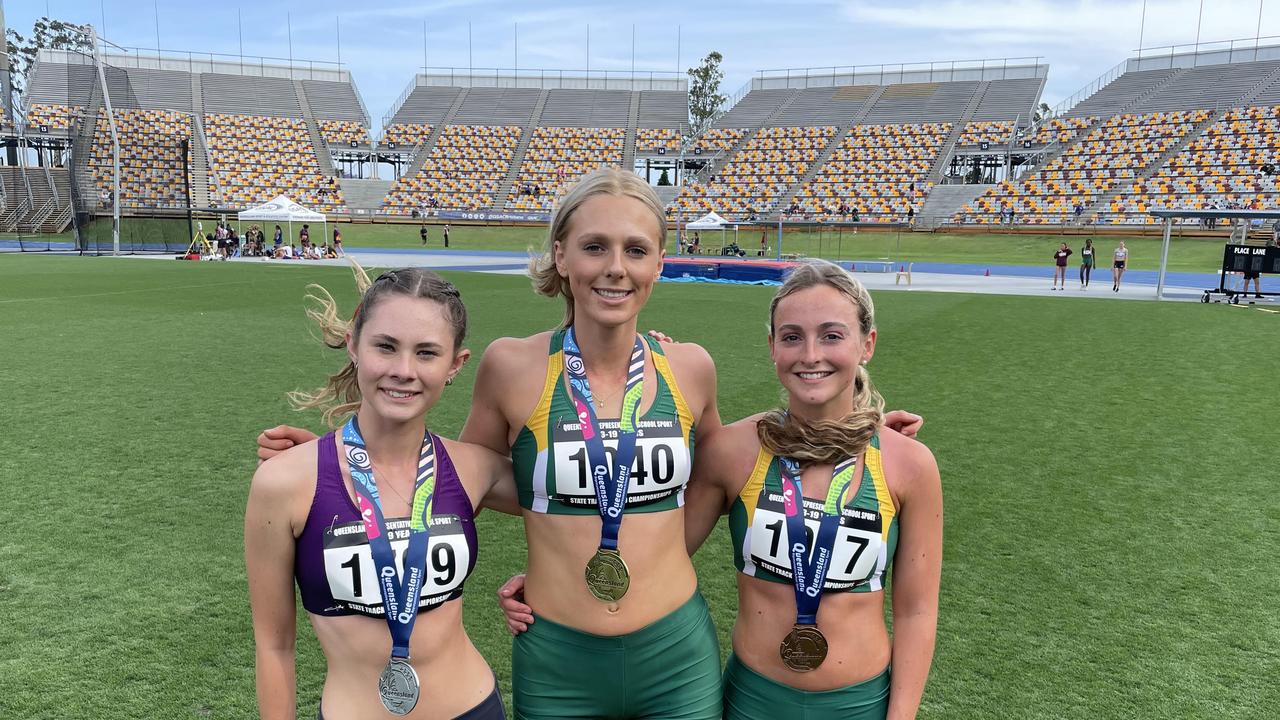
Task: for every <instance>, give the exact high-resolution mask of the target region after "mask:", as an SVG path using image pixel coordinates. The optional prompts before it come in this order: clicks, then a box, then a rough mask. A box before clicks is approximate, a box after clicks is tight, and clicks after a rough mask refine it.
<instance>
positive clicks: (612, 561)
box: [587, 548, 631, 602]
mask: <svg viewBox="0 0 1280 720" xmlns="http://www.w3.org/2000/svg"><path fill="white" fill-rule="evenodd" d="M629 587H631V573H630V572H629V571H628V570H627V564H626V563H625V562H623V560H622V555H620V554H619V553H618V551H617V550H605V549H604V548H600V549H599V550H596V554H595V555H593V556H592V557H591V560H590V561H588V562H587V589H588V590H590V591H591V594H592V595H595V596H596V598H597V599H598V600H600V601H601V602H618V601H619V600H621V599H622V596H623V595H626V594H627V588H629Z"/></svg>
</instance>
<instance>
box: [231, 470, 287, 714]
mask: <svg viewBox="0 0 1280 720" xmlns="http://www.w3.org/2000/svg"><path fill="white" fill-rule="evenodd" d="M293 487H294V483H293V482H292V477H291V474H290V472H289V463H288V460H287V459H285V458H278V459H276V460H275V461H273V462H268V463H265V464H263V465H262V466H261V467H259V468H258V471H257V472H256V473H254V476H253V483H252V485H251V486H250V488H249V504H248V507H247V508H246V510H245V516H244V548H245V551H244V559H245V569H246V570H247V572H248V580H249V602H250V605H251V607H252V609H253V637H254V644H255V678H256V687H257V692H258V710H259V712H260V713H261V717H262V719H263V720H293V718H294V715H295V694H296V684H295V674H294V650H293V647H294V639H295V638H294V636H295V634H296V631H295V628H296V618H295V614H296V611H295V609H294V597H293V559H294V531H293V522H292V520H291V517H290V515H291V509H290V508H291V500H292V496H293Z"/></svg>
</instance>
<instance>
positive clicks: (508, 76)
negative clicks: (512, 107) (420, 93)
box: [406, 67, 689, 94]
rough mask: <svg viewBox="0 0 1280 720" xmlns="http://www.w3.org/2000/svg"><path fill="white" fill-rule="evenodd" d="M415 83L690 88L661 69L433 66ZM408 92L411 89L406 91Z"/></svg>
mask: <svg viewBox="0 0 1280 720" xmlns="http://www.w3.org/2000/svg"><path fill="white" fill-rule="evenodd" d="M425 70H426V72H422V73H418V75H417V77H416V78H415V80H414V83H413V84H412V85H410V89H412V87H413V86H414V85H428V86H432V85H434V86H445V87H467V88H470V87H495V88H537V89H539V90H673V91H676V92H687V91H688V90H689V80H688V79H687V78H686V77H685V75H684V73H678V72H673V71H658V70H635V71H630V70H545V69H539V68H518V69H513V68H448V67H429V68H425ZM406 94H407V93H406Z"/></svg>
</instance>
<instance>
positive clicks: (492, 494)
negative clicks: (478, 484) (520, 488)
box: [461, 443, 520, 515]
mask: <svg viewBox="0 0 1280 720" xmlns="http://www.w3.org/2000/svg"><path fill="white" fill-rule="evenodd" d="M461 446H462V447H464V448H466V450H467V456H468V458H469V459H470V461H471V464H472V466H473V468H474V470H473V471H474V472H475V473H476V477H478V478H481V479H482V481H483V485H482V487H483V488H484V495H483V498H482V499H481V500H480V502H479V503H478V504H477V506H476V512H479V511H480V509H481V508H488V509H490V510H496V511H498V512H500V513H506V514H507V515H519V514H520V500H519V498H518V497H517V496H516V483H515V480H514V479H513V478H512V476H511V458H509V457H507V456H506V455H499V454H498V453H496V452H494V451H492V450H490V449H489V448H487V447H484V446H483V445H476V444H473V443H465V444H461Z"/></svg>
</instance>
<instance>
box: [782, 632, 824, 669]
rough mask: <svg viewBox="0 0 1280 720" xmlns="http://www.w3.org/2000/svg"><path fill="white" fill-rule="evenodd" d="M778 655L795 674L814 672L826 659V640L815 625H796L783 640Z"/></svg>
mask: <svg viewBox="0 0 1280 720" xmlns="http://www.w3.org/2000/svg"><path fill="white" fill-rule="evenodd" d="M778 654H779V655H781V656H782V662H783V663H784V664H785V665H786V666H787V667H788V668H790V669H791V670H793V671H795V672H809V671H811V670H816V669H818V666H819V665H821V664H822V661H823V660H826V659H827V638H826V636H825V635H823V634H822V631H821V630H819V629H818V627H817V626H816V625H796V626H795V627H793V628H791V632H789V633H787V637H786V638H784V639H783V641H782V647H780V648H778Z"/></svg>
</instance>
